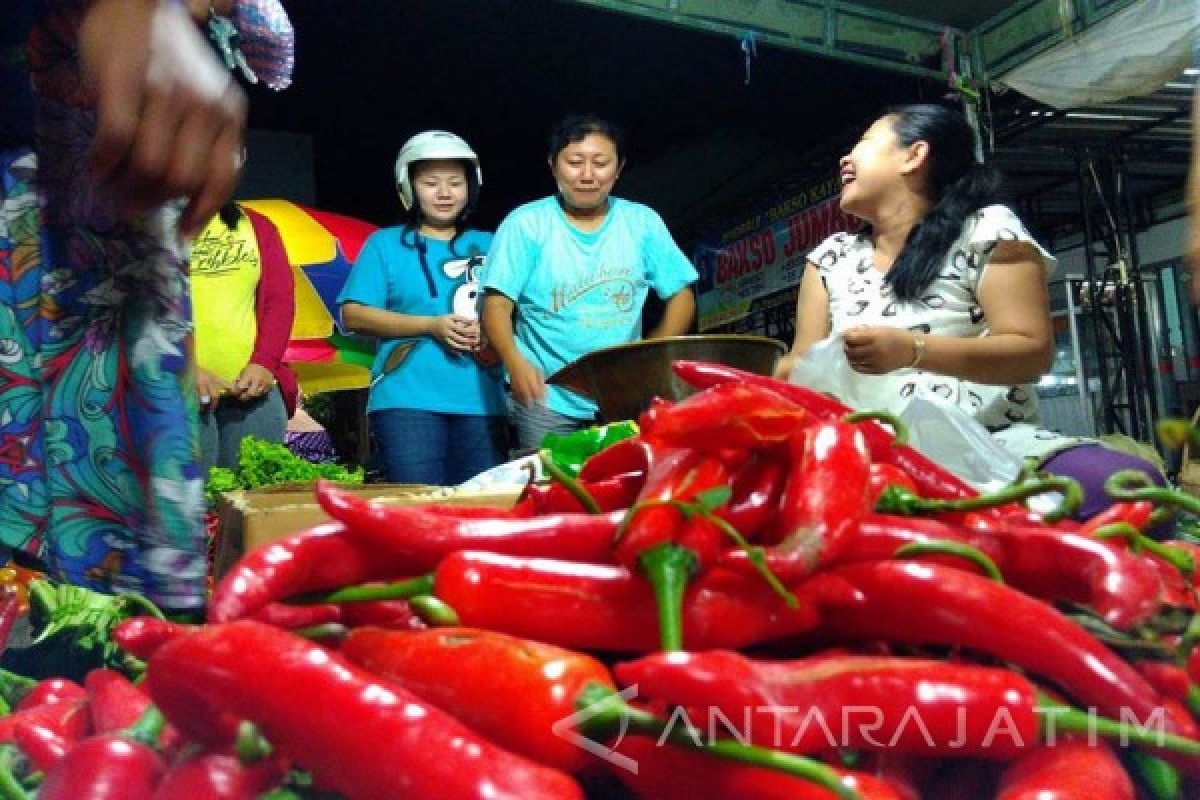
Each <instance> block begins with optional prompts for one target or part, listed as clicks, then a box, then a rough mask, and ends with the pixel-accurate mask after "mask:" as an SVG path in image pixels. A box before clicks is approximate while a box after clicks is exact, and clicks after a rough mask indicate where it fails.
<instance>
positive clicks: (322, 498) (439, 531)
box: [214, 481, 624, 619]
mask: <svg viewBox="0 0 1200 800" xmlns="http://www.w3.org/2000/svg"><path fill="white" fill-rule="evenodd" d="M317 500H318V501H319V502H320V504H321V507H322V508H324V509H325V511H326V513H328V514H329V515H330V516H332V517H334V518H335V519H339V520H340V521H341V522H343V523H344V524H345V525H346V531H347V534H348V535H349V536H350V538H353V539H359V540H362V541H365V542H369V543H370V544H371V545H372V548H371V552H372V553H374V554H375V558H376V559H377V560H395V559H400V563H402V564H403V565H404V569H393V570H391V572H390V574H391V575H392V576H396V575H405V574H407V575H412V574H415V573H418V572H425V571H427V570H431V569H433V568H434V567H435V566H437V563H438V562H439V561H441V560H442V558H444V557H445V556H446V555H447V554H449V553H452V552H454V551H455V550H467V549H476V550H489V551H492V552H498V553H506V554H508V555H515V556H536V555H543V556H546V557H547V558H568V559H580V560H585V561H586V560H593V561H598V560H601V559H604V558H606V557H607V556H608V555H609V553H611V551H612V540H613V534H615V533H616V531H617V525H618V524H620V521H621V518H622V516H623V513H624V512H611V513H608V514H558V515H552V516H542V517H531V518H527V519H523V518H503V517H502V518H499V519H469V518H468V519H462V518H455V517H446V516H442V515H439V514H431V513H429V512H427V511H425V510H423V509H422V508H421V507H420V506H394V507H389V506H385V505H382V504H379V503H372V502H371V501H369V500H366V499H364V498H361V497H359V496H357V495H355V494H353V493H352V492H347V491H345V490H343V489H339V488H338V487H337V486H336V485H335V484H333V483H330V482H328V481H321V482H318V484H317ZM381 556H386V559H381ZM352 582H356V581H343V582H342V583H341V584H340V585H345V584H346V583H352ZM215 602H216V601H215V599H214V604H215ZM214 619H216V618H214Z"/></svg>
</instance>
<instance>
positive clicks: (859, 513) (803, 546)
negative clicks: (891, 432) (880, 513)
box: [767, 421, 871, 584]
mask: <svg viewBox="0 0 1200 800" xmlns="http://www.w3.org/2000/svg"><path fill="white" fill-rule="evenodd" d="M791 451H792V467H791V470H790V472H789V474H788V481H787V485H786V486H785V487H784V491H783V500H782V501H781V503H780V511H779V516H778V517H777V518H776V521H777V526H776V535H775V536H772V537H771V538H773V539H775V540H776V541H777V542H778V544H776V545H775V546H774V547H771V548H769V549H768V550H767V557H768V559H769V563H770V566H771V570H772V571H773V572H774V573H775V574H776V575H777V576H778V577H779V579H780V580H782V581H783V582H784V583H785V584H790V583H792V582H794V581H796V580H799V579H800V578H803V577H805V576H806V575H809V574H811V573H812V572H813V570H815V569H816V568H817V566H818V565H819V564H822V563H829V562H830V561H832V560H834V559H836V558H837V557H838V553H839V552H840V551H841V550H842V548H844V547H845V544H846V540H847V536H848V535H849V534H850V533H851V532H853V531H854V530H855V528H857V527H858V523H859V521H860V520H861V519H862V518H863V516H864V515H865V514H866V513H867V512H868V511H869V510H870V506H869V505H868V501H869V497H870V471H871V458H870V455H869V454H868V453H867V446H866V442H865V441H864V439H863V436H862V432H861V431H860V429H859V428H858V427H857V426H855V425H851V424H849V423H845V422H840V421H833V422H820V423H817V424H816V425H814V426H813V427H811V428H810V429H809V430H807V431H805V432H804V433H803V434H801V435H798V436H796V437H794V438H793V439H792V442H791ZM768 535H770V534H768Z"/></svg>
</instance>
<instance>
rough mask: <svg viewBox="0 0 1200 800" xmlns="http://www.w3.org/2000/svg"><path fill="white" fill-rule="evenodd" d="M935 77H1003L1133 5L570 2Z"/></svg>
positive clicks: (1034, 0) (917, 0) (880, 0)
mask: <svg viewBox="0 0 1200 800" xmlns="http://www.w3.org/2000/svg"><path fill="white" fill-rule="evenodd" d="M568 2H572V3H576V4H579V5H585V6H592V7H596V8H603V9H607V10H611V11H619V12H623V13H626V14H633V15H636V16H640V17H644V18H649V19H655V20H659V21H661V22H666V23H670V24H673V25H678V26H682V27H686V28H693V29H697V30H705V31H710V32H715V33H724V34H729V35H733V36H737V37H739V38H745V37H753V39H754V40H762V41H764V42H767V43H770V44H773V45H778V46H782V47H789V48H793V49H796V50H801V51H804V52H808V53H814V54H818V55H823V56H827V57H830V58H836V59H841V60H844V61H851V62H855V63H860V64H867V65H871V66H877V67H882V68H884V69H890V70H894V71H898V72H904V73H908V74H914V75H920V76H924V77H930V78H936V77H939V76H944V75H948V74H949V73H950V72H959V73H967V72H969V73H970V74H971V75H974V76H976V77H979V78H982V79H989V78H992V77H995V76H996V75H999V74H1001V73H1002V72H1004V71H1005V70H1007V69H1010V68H1012V67H1013V66H1014V65H1016V64H1019V63H1021V62H1022V61H1025V60H1027V59H1029V58H1032V57H1033V56H1035V55H1037V54H1038V53H1041V52H1042V51H1044V50H1046V49H1047V48H1050V47H1052V46H1054V45H1055V44H1057V43H1058V42H1061V41H1063V40H1065V39H1068V38H1070V37H1072V36H1076V35H1078V34H1080V33H1081V32H1082V31H1084V30H1086V29H1088V28H1090V27H1091V26H1093V25H1096V24H1098V23H1099V22H1101V21H1103V20H1104V19H1106V18H1107V17H1108V16H1110V15H1111V14H1113V13H1115V12H1117V11H1120V10H1121V9H1123V8H1125V7H1127V6H1129V5H1132V4H1133V3H1134V2H1136V0H1072V1H1071V2H1068V3H1063V2H1061V1H1060V0H970V1H969V2H963V1H961V0H952V1H951V2H929V1H928V0H857V2H850V1H848V0H772V1H770V2H747V1H746V0H568Z"/></svg>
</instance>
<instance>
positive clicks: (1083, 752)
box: [996, 741, 1134, 800]
mask: <svg viewBox="0 0 1200 800" xmlns="http://www.w3.org/2000/svg"><path fill="white" fill-rule="evenodd" d="M996 800H1134V792H1133V783H1132V782H1131V781H1130V780H1129V775H1128V774H1126V772H1125V770H1124V768H1123V767H1122V766H1121V762H1120V761H1118V760H1117V757H1116V756H1115V755H1114V754H1113V752H1112V750H1110V749H1109V748H1108V747H1107V746H1106V745H1103V744H1094V745H1093V744H1088V743H1087V742H1085V741H1062V742H1058V743H1056V744H1055V745H1054V746H1053V747H1042V748H1040V749H1038V750H1034V751H1033V752H1031V753H1027V754H1025V755H1024V756H1022V757H1021V758H1019V759H1018V760H1016V761H1014V762H1013V763H1012V764H1010V765H1009V767H1008V768H1007V769H1006V770H1005V771H1004V773H1003V774H1002V775H1001V776H1000V787H999V790H998V792H997V794H996Z"/></svg>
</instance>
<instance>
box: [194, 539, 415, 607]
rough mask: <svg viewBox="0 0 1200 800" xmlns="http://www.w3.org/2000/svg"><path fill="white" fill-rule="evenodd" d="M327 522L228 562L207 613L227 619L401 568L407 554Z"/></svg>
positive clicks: (381, 576)
mask: <svg viewBox="0 0 1200 800" xmlns="http://www.w3.org/2000/svg"><path fill="white" fill-rule="evenodd" d="M345 531H346V528H345V526H344V525H342V524H341V523H340V522H329V523H325V524H322V525H317V526H316V527H314V528H309V529H308V530H304V531H300V532H299V533H294V534H292V535H291V536H285V537H284V538H282V539H278V540H276V541H274V542H270V543H268V544H265V545H263V546H261V547H258V548H255V549H254V550H252V551H250V552H249V553H247V554H246V555H244V556H242V558H241V560H239V561H238V562H237V564H235V565H234V566H233V568H232V569H231V570H229V572H228V573H227V574H226V575H225V577H224V578H222V579H221V580H220V581H219V582H218V583H217V586H216V588H215V590H214V591H213V596H212V600H211V601H210V603H209V606H208V617H209V619H210V620H212V621H214V622H227V621H229V620H232V619H238V618H240V617H244V616H246V615H247V614H249V613H251V612H253V611H255V610H256V609H259V608H261V607H263V606H265V605H266V604H267V603H270V602H272V601H277V600H283V599H285V598H288V597H291V596H293V595H297V594H301V593H303V592H309V591H316V590H319V589H330V588H334V587H337V586H347V585H350V584H356V583H366V582H367V581H373V580H386V579H388V578H395V577H396V576H398V575H403V574H405V569H406V568H407V565H408V559H407V557H405V556H399V555H396V554H394V553H391V552H388V551H386V550H382V549H380V548H375V547H367V546H364V545H363V543H362V542H360V541H358V539H357V537H351V536H347V535H345Z"/></svg>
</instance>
